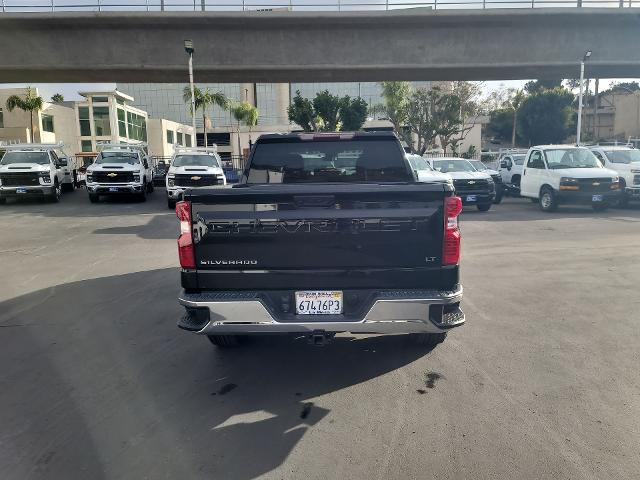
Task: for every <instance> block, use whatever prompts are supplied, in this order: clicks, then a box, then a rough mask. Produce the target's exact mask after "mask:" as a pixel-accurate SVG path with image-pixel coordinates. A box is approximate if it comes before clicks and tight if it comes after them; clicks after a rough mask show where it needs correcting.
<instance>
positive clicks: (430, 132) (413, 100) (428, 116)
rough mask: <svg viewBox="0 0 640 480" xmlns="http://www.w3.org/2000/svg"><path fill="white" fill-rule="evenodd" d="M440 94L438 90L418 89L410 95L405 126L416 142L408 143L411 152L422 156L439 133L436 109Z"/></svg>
mask: <svg viewBox="0 0 640 480" xmlns="http://www.w3.org/2000/svg"><path fill="white" fill-rule="evenodd" d="M441 99H442V93H441V92H440V90H438V89H431V90H427V89H424V88H419V89H417V90H416V91H414V92H413V93H412V94H411V97H410V98H409V103H408V104H407V125H408V126H409V128H410V130H411V133H412V134H413V135H415V136H416V138H417V142H416V144H414V142H411V143H410V147H411V151H412V152H413V153H417V154H418V155H422V154H424V152H426V151H427V149H428V148H429V147H431V146H432V145H433V142H434V140H435V139H436V137H437V136H438V134H439V133H440V130H439V127H440V118H439V114H438V111H437V110H438V108H439V106H440V105H439V103H440V100H441Z"/></svg>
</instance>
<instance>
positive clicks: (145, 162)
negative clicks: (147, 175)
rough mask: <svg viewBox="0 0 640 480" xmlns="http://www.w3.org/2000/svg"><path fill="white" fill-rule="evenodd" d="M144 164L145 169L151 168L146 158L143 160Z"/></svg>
mask: <svg viewBox="0 0 640 480" xmlns="http://www.w3.org/2000/svg"><path fill="white" fill-rule="evenodd" d="M142 163H143V165H144V168H149V162H147V159H146V158H145V159H144V160H143V162H142Z"/></svg>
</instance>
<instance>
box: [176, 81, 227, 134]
mask: <svg viewBox="0 0 640 480" xmlns="http://www.w3.org/2000/svg"><path fill="white" fill-rule="evenodd" d="M193 98H194V100H195V104H196V105H195V107H196V111H197V110H199V109H202V129H203V132H204V146H205V147H206V146H207V108H208V107H210V106H213V105H217V106H219V107H220V108H222V109H223V110H227V109H228V108H229V100H228V99H227V97H226V96H225V94H224V93H222V92H211V91H210V90H209V89H208V88H207V89H205V90H202V89H200V88H198V87H193ZM182 100H184V102H185V103H187V104H189V105H191V86H189V85H187V86H186V87H184V89H183V91H182ZM189 111H191V107H189ZM191 113H192V114H193V112H191ZM194 133H195V132H194Z"/></svg>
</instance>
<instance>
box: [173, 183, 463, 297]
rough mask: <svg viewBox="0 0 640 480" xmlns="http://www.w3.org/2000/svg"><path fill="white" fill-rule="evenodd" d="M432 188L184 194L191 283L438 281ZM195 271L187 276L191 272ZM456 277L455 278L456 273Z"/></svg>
mask: <svg viewBox="0 0 640 480" xmlns="http://www.w3.org/2000/svg"><path fill="white" fill-rule="evenodd" d="M449 195H452V188H451V187H450V186H449V185H447V184H443V183H433V184H388V185H378V184H344V185H340V184H335V183H334V184H331V185H327V184H312V185H282V184H279V185H252V186H243V187H238V188H232V189H211V190H206V191H202V190H199V191H191V192H187V194H186V195H185V199H186V200H189V201H191V202H192V216H193V223H194V244H195V257H196V272H195V278H192V279H191V281H192V282H194V286H195V288H206V289H220V290H229V289H251V288H259V289H283V288H284V289H286V288H295V289H301V288H342V287H343V285H348V286H349V287H350V288H354V287H358V288H369V287H376V288H429V287H432V286H438V287H442V286H443V280H445V279H443V278H442V276H443V275H450V276H451V282H447V281H446V280H445V283H451V285H453V284H455V283H456V282H457V267H456V268H455V274H453V273H452V272H449V273H447V269H446V268H445V269H443V268H442V266H441V265H442V264H441V257H442V243H443V240H442V237H443V199H444V197H445V196H449ZM192 274H193V272H192ZM454 277H455V278H454Z"/></svg>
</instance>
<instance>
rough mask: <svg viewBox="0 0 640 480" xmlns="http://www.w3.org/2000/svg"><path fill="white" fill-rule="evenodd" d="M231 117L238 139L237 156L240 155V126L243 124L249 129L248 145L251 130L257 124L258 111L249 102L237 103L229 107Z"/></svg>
mask: <svg viewBox="0 0 640 480" xmlns="http://www.w3.org/2000/svg"><path fill="white" fill-rule="evenodd" d="M229 111H230V112H231V116H232V117H233V119H234V120H235V121H236V134H237V137H238V154H239V155H242V153H241V146H240V125H241V124H244V125H246V126H247V127H249V143H251V129H252V128H253V127H255V126H256V124H257V123H258V116H259V111H258V109H257V108H256V107H254V106H253V105H251V104H250V103H249V102H239V103H235V104H233V105H231V106H230V108H229Z"/></svg>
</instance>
